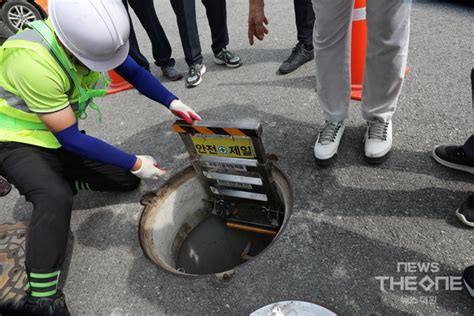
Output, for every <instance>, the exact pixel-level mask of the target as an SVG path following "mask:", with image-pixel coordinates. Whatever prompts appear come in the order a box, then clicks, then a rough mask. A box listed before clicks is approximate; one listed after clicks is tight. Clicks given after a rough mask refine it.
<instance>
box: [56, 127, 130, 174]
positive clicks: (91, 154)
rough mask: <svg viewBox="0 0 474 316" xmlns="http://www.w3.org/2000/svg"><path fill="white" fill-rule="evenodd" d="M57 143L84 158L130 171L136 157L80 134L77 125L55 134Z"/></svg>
mask: <svg viewBox="0 0 474 316" xmlns="http://www.w3.org/2000/svg"><path fill="white" fill-rule="evenodd" d="M55 136H56V138H57V139H58V141H59V143H60V144H61V145H62V146H63V148H64V149H65V150H67V151H69V152H72V153H74V154H77V155H79V156H82V157H84V158H87V159H90V160H94V161H98V162H102V163H104V164H109V165H114V166H117V167H120V168H123V169H126V170H131V169H132V167H133V165H135V162H136V161H137V157H136V156H134V155H130V154H127V153H125V152H123V151H121V150H120V149H118V148H115V147H114V146H112V145H109V144H107V143H106V142H103V141H101V140H99V139H97V138H94V137H91V136H88V135H85V134H83V133H81V132H80V131H79V129H78V127H77V123H76V124H74V125H72V126H71V127H68V128H66V129H64V130H62V131H61V132H59V133H57V134H55Z"/></svg>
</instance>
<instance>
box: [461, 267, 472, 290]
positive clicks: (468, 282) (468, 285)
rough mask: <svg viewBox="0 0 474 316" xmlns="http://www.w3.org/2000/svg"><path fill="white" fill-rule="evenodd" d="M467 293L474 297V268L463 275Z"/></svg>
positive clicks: (467, 269)
mask: <svg viewBox="0 0 474 316" xmlns="http://www.w3.org/2000/svg"><path fill="white" fill-rule="evenodd" d="M462 280H463V281H464V285H465V286H466V289H467V291H468V292H469V294H471V296H472V297H474V266H470V267H467V268H466V270H464V273H463V275H462Z"/></svg>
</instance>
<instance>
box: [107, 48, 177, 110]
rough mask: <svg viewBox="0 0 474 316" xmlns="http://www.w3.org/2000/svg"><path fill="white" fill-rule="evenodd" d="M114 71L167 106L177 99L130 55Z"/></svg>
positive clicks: (147, 95) (142, 91)
mask: <svg viewBox="0 0 474 316" xmlns="http://www.w3.org/2000/svg"><path fill="white" fill-rule="evenodd" d="M115 71H116V72H117V73H118V74H119V75H120V76H122V77H123V78H124V79H125V80H127V81H128V82H129V83H130V84H132V85H133V86H134V87H135V88H136V89H137V90H138V91H139V92H140V93H141V94H143V95H144V96H146V97H148V98H150V99H152V100H153V101H156V102H159V103H161V104H163V105H164V106H166V107H169V106H170V104H171V102H172V101H173V100H176V99H178V98H177V97H176V96H174V95H173V94H172V93H171V92H169V91H168V89H166V88H165V87H164V86H163V85H162V84H161V83H160V81H159V80H158V79H156V78H155V77H154V76H153V75H152V74H151V73H150V72H148V71H146V70H145V69H143V68H142V67H140V66H139V65H138V64H137V63H136V62H135V61H134V60H133V59H132V57H130V56H128V57H127V59H125V61H124V62H123V64H122V65H120V66H118V67H117V68H115Z"/></svg>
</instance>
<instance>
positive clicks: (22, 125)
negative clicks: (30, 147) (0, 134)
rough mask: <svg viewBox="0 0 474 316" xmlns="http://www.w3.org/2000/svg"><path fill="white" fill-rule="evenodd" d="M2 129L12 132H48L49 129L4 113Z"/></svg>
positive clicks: (0, 125) (1, 117)
mask: <svg viewBox="0 0 474 316" xmlns="http://www.w3.org/2000/svg"><path fill="white" fill-rule="evenodd" d="M0 128H6V129H11V130H22V129H28V130H36V131H48V128H47V127H46V126H45V125H44V124H43V123H35V122H29V121H24V120H19V119H16V118H14V117H11V116H8V115H6V114H3V113H0Z"/></svg>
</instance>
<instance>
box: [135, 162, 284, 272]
mask: <svg viewBox="0 0 474 316" xmlns="http://www.w3.org/2000/svg"><path fill="white" fill-rule="evenodd" d="M271 173H272V177H273V179H274V182H275V184H276V188H277V191H278V194H279V196H280V200H281V201H282V204H283V205H282V208H281V216H280V219H279V221H278V223H274V224H275V225H274V227H273V229H266V228H264V227H263V228H262V227H261V226H249V225H246V224H239V223H238V222H236V221H227V219H226V218H229V217H232V218H234V219H238V218H239V216H241V217H245V218H248V216H249V214H254V216H255V221H258V220H259V214H260V215H261V214H264V215H265V210H264V209H262V208H261V206H259V205H258V204H256V205H252V204H251V203H249V202H242V203H237V204H234V205H232V206H230V207H229V208H227V209H226V211H227V212H228V213H229V214H227V215H229V217H226V216H225V214H224V215H223V214H222V209H223V208H224V209H225V207H224V206H222V205H220V206H219V205H215V204H216V203H215V202H214V203H212V202H211V201H210V200H209V199H208V194H207V192H206V190H205V189H204V187H203V185H202V182H201V181H200V179H199V177H198V175H197V173H196V171H195V169H194V168H193V167H192V166H189V167H187V168H186V169H184V170H183V171H181V172H180V173H178V174H176V175H175V176H173V177H172V178H171V179H169V180H168V181H167V182H166V183H165V184H164V185H163V186H162V187H161V188H160V189H159V190H158V191H157V192H152V193H149V194H148V195H146V196H144V199H145V200H146V201H145V204H146V206H145V209H144V211H143V214H142V217H141V220H140V230H139V231H140V242H141V245H142V248H143V250H144V252H145V254H146V255H147V257H148V258H149V259H151V261H153V262H154V263H155V264H157V265H158V266H160V267H161V268H163V269H165V270H166V271H169V272H172V273H174V274H177V275H183V276H186V275H187V276H198V275H209V274H216V275H218V276H220V277H224V279H225V277H226V276H230V275H232V272H233V271H234V268H236V267H238V266H240V265H242V264H245V263H246V262H248V261H249V260H252V259H253V258H255V257H256V256H258V255H259V254H260V253H262V252H263V251H264V250H265V249H268V247H269V246H271V244H272V243H273V242H274V241H275V240H276V238H278V236H279V235H280V234H281V232H282V230H283V229H284V228H285V226H286V224H287V222H288V219H289V217H290V214H291V211H292V206H293V205H292V204H293V195H292V191H291V187H290V184H289V182H288V180H287V178H286V176H285V175H284V174H283V172H282V171H281V170H280V169H279V168H278V167H276V166H275V165H274V166H273V167H272V169H271ZM216 210H220V212H216Z"/></svg>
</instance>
